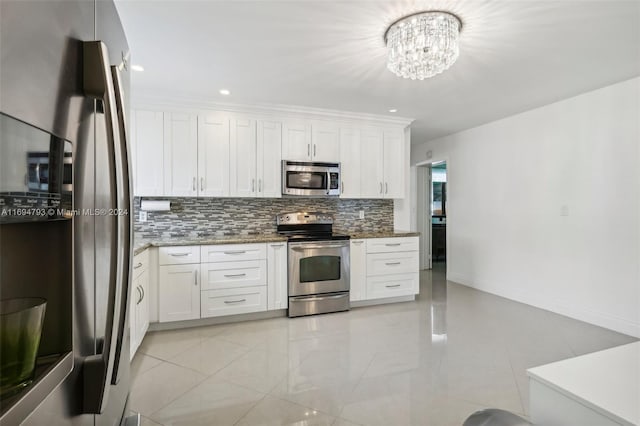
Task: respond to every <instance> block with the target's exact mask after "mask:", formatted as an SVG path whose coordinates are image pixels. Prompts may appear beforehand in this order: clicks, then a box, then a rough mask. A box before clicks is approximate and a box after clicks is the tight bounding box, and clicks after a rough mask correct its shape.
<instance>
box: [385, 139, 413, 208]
mask: <svg viewBox="0 0 640 426" xmlns="http://www.w3.org/2000/svg"><path fill="white" fill-rule="evenodd" d="M407 167H408V164H405V162H404V132H403V130H402V129H391V130H385V131H384V197H385V198H404V175H405V171H406V169H407Z"/></svg>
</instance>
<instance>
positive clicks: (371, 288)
mask: <svg viewBox="0 0 640 426" xmlns="http://www.w3.org/2000/svg"><path fill="white" fill-rule="evenodd" d="M418 283H419V274H418V273H417V272H416V273H413V274H401V275H385V276H380V277H369V278H367V299H380V298H384V297H396V296H410V295H414V294H417V293H418Z"/></svg>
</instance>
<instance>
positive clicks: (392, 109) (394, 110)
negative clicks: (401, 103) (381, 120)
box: [389, 108, 398, 112]
mask: <svg viewBox="0 0 640 426" xmlns="http://www.w3.org/2000/svg"><path fill="white" fill-rule="evenodd" d="M389 112H398V110H397V109H395V108H391V109H390V110H389Z"/></svg>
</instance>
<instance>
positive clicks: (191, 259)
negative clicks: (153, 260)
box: [158, 246, 200, 265]
mask: <svg viewBox="0 0 640 426" xmlns="http://www.w3.org/2000/svg"><path fill="white" fill-rule="evenodd" d="M187 263H200V246H175V247H160V248H159V249H158V264H160V265H184V264H187Z"/></svg>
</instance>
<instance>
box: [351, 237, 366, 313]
mask: <svg viewBox="0 0 640 426" xmlns="http://www.w3.org/2000/svg"><path fill="white" fill-rule="evenodd" d="M349 261H350V265H351V268H350V270H349V281H350V286H351V289H350V291H349V300H350V301H352V302H357V301H358V300H364V299H366V294H367V287H366V286H367V246H366V244H365V240H351V241H350V247H349Z"/></svg>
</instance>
